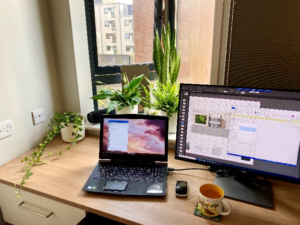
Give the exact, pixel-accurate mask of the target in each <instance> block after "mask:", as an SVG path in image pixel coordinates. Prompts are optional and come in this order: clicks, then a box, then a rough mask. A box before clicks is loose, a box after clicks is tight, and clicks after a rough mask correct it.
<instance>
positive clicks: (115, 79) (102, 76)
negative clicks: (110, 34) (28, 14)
mask: <svg viewBox="0 0 300 225" xmlns="http://www.w3.org/2000/svg"><path fill="white" fill-rule="evenodd" d="M173 1H177V0H165V10H166V11H168V8H169V4H168V2H173ZM84 2H85V14H86V26H87V38H88V47H89V58H90V70H91V81H92V92H93V95H96V94H97V85H100V84H99V83H97V82H99V81H100V82H102V83H105V84H107V85H109V84H117V83H122V79H121V66H122V65H113V66H98V56H97V42H96V27H95V13H94V12H95V11H94V0H84ZM174 6H175V2H174ZM162 7H163V0H154V24H153V33H155V30H156V29H157V30H158V32H159V36H160V35H161V26H162V24H161V21H162V17H163V14H162ZM105 9H107V13H105ZM108 11H111V10H109V8H104V14H108ZM174 12H175V10H174ZM113 13H115V12H114V11H113ZM132 24H133V21H132ZM170 24H171V29H172V30H173V29H174V26H173V28H172V24H173V25H174V22H172V21H170ZM109 39H110V38H109ZM133 40H134V39H133ZM132 65H134V66H137V65H148V66H149V71H154V70H155V67H154V64H153V62H150V63H141V64H132ZM93 101H94V109H95V110H98V103H97V100H93Z"/></svg>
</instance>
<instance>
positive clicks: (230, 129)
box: [176, 84, 300, 182]
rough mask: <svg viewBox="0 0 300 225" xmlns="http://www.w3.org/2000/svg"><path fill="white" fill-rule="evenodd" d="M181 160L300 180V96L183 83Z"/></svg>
mask: <svg viewBox="0 0 300 225" xmlns="http://www.w3.org/2000/svg"><path fill="white" fill-rule="evenodd" d="M178 115H179V116H178V129H177V143H176V158H177V159H183V160H189V161H193V162H196V163H204V164H207V165H216V166H219V167H226V168H233V169H236V170H237V169H238V170H244V171H252V172H256V173H259V174H261V175H270V176H273V177H276V178H284V179H288V180H290V181H297V182H299V181H300V159H299V143H300V93H299V92H295V91H293V92H292V91H280V90H263V89H244V88H230V87H220V86H205V85H190V84H181V87H180V104H179V114H178Z"/></svg>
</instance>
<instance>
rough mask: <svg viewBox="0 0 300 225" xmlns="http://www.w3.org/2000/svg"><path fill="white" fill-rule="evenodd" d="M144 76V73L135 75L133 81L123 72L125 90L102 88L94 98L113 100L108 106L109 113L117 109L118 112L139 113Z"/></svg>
mask: <svg viewBox="0 0 300 225" xmlns="http://www.w3.org/2000/svg"><path fill="white" fill-rule="evenodd" d="M143 78H144V74H142V75H140V76H138V77H134V78H133V79H132V80H131V81H129V80H128V77H127V75H126V74H123V81H124V83H125V84H124V86H123V91H120V90H115V89H112V88H109V89H107V90H101V91H99V92H98V94H97V95H94V96H93V97H92V99H95V100H99V99H100V100H102V99H107V98H109V100H110V101H111V102H110V104H109V105H108V108H107V113H109V112H110V111H112V110H114V109H115V108H116V109H117V114H137V113H138V105H139V104H140V103H141V100H142V97H141V87H140V84H141V81H142V79H143Z"/></svg>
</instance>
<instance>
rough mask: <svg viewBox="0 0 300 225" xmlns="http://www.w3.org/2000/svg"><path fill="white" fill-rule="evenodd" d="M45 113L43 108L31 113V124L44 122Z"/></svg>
mask: <svg viewBox="0 0 300 225" xmlns="http://www.w3.org/2000/svg"><path fill="white" fill-rule="evenodd" d="M45 118H46V116H45V111H44V109H43V108H41V109H37V110H34V111H32V119H33V124H35V125H36V124H38V123H41V122H44V121H45Z"/></svg>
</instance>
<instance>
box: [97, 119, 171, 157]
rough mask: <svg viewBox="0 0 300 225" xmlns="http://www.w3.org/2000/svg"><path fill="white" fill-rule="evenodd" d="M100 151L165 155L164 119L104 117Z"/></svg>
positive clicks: (106, 152) (105, 152)
mask: <svg viewBox="0 0 300 225" xmlns="http://www.w3.org/2000/svg"><path fill="white" fill-rule="evenodd" d="M102 140H103V142H102V148H101V151H102V153H104V154H106V155H109V154H122V155H165V145H166V143H165V140H166V120H164V119H137V118H136V119H130V118H114V117H113V118H104V119H103V138H102Z"/></svg>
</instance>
